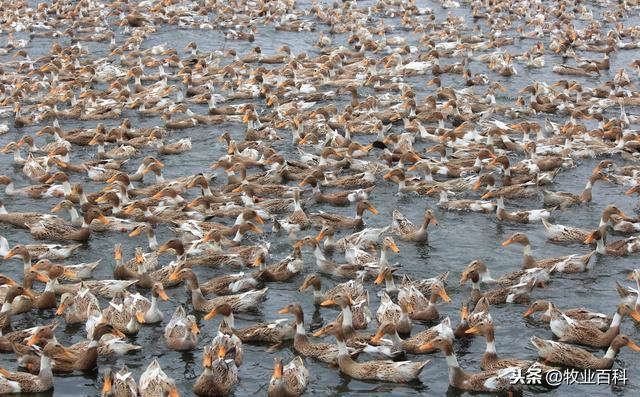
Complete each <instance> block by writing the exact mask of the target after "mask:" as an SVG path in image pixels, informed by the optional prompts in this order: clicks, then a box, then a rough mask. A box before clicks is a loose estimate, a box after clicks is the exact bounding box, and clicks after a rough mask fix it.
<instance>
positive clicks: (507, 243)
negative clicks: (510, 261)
mask: <svg viewBox="0 0 640 397" xmlns="http://www.w3.org/2000/svg"><path fill="white" fill-rule="evenodd" d="M513 243H514V241H513V239H509V240H506V241H504V242H502V244H500V245H501V246H503V247H507V246H509V245H511V244H513Z"/></svg>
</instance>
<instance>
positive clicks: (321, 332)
mask: <svg viewBox="0 0 640 397" xmlns="http://www.w3.org/2000/svg"><path fill="white" fill-rule="evenodd" d="M325 332H326V331H325V330H324V328H322V329H319V330H317V331H316V332H314V333H313V336H315V337H316V338H317V337H320V336H322V335H324V334H325Z"/></svg>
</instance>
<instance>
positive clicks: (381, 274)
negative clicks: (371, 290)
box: [373, 272, 384, 285]
mask: <svg viewBox="0 0 640 397" xmlns="http://www.w3.org/2000/svg"><path fill="white" fill-rule="evenodd" d="M382 280H384V272H380V274H378V277H376V279H375V281H374V282H373V283H374V284H375V285H379V284H381V283H382Z"/></svg>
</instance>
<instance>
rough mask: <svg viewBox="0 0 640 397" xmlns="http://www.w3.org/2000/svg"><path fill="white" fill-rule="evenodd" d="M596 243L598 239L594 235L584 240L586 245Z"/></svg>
mask: <svg viewBox="0 0 640 397" xmlns="http://www.w3.org/2000/svg"><path fill="white" fill-rule="evenodd" d="M595 241H596V237H595V236H594V235H593V233H592V234H590V235H589V236H587V238H586V239H585V240H584V243H585V244H593V243H594V242H595Z"/></svg>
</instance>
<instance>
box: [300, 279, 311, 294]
mask: <svg viewBox="0 0 640 397" xmlns="http://www.w3.org/2000/svg"><path fill="white" fill-rule="evenodd" d="M307 288H309V283H308V282H306V281H305V282H304V283H302V285H301V286H300V288H298V292H303V291H304V290H306V289H307Z"/></svg>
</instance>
